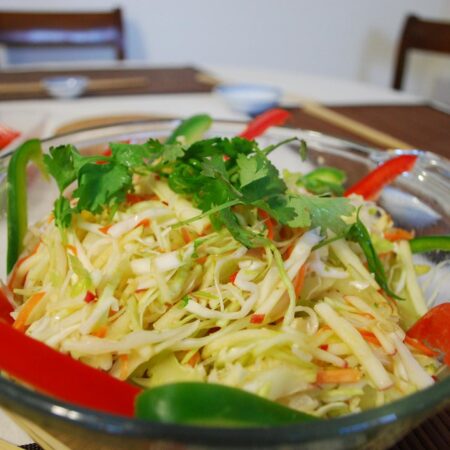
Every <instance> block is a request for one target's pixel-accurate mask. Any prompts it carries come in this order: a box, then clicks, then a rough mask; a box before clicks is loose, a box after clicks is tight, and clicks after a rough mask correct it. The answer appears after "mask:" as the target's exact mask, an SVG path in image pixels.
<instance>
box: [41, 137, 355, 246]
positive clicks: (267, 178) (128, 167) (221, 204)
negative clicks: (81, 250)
mask: <svg viewBox="0 0 450 450" xmlns="http://www.w3.org/2000/svg"><path fill="white" fill-rule="evenodd" d="M294 141H298V142H299V143H300V146H301V149H302V153H303V154H304V152H305V148H304V147H305V144H304V142H303V141H299V140H298V139H297V138H292V139H289V140H287V141H283V142H281V143H278V144H276V145H271V146H268V147H266V148H260V147H259V145H258V144H257V143H256V142H255V141H249V140H246V139H243V138H239V137H235V138H212V139H204V140H200V141H197V142H194V143H193V144H190V145H186V144H184V143H183V142H182V141H181V142H178V141H177V142H172V141H171V142H169V143H162V142H160V141H158V140H155V139H150V140H149V141H147V142H146V143H144V144H127V143H111V144H110V148H111V155H110V156H83V155H81V154H80V153H79V152H78V150H77V149H76V148H75V147H74V146H72V145H65V146H60V147H56V148H52V149H51V150H50V154H49V155H46V156H45V160H44V161H45V164H46V165H47V168H48V171H49V172H50V174H51V175H52V176H53V177H54V178H55V180H56V182H57V184H58V187H59V189H60V193H61V195H60V197H59V199H58V200H57V201H56V203H55V208H54V214H55V219H56V224H57V225H58V226H59V227H61V228H64V227H68V226H69V225H70V223H71V218H72V215H73V214H74V213H78V212H81V211H89V212H91V213H93V214H99V213H101V212H102V211H103V210H104V209H107V208H112V209H113V208H117V207H118V205H120V204H121V203H122V202H123V201H124V200H125V198H126V194H127V193H128V192H132V191H133V182H132V179H133V174H134V173H148V172H154V173H157V174H158V175H160V176H161V177H165V178H166V179H167V181H168V184H169V186H170V188H171V189H172V190H173V191H175V192H177V193H179V194H181V195H183V196H186V197H188V198H189V199H190V200H191V201H192V202H193V204H194V205H195V206H197V207H198V208H199V209H201V210H202V211H203V214H202V216H205V215H208V216H209V217H210V219H211V221H212V223H213V225H214V227H215V228H221V227H226V228H227V229H228V230H229V231H230V233H231V234H232V235H233V237H234V238H235V239H236V240H237V241H239V242H241V243H242V244H243V245H245V246H246V247H259V246H263V245H267V244H268V243H269V241H268V239H266V238H265V237H264V236H263V235H262V234H261V233H257V232H255V231H254V230H252V229H251V228H250V227H248V226H245V225H244V224H242V222H241V221H240V220H239V217H238V215H237V214H236V213H235V211H234V209H233V206H236V205H242V207H244V208H259V209H262V210H264V211H266V212H267V213H268V214H269V215H270V216H272V217H273V218H274V219H275V220H276V221H278V222H279V223H280V224H283V225H288V226H291V227H304V228H308V227H320V228H321V230H322V231H323V232H325V231H326V230H327V229H330V230H331V231H333V232H334V233H336V234H340V233H342V232H343V230H346V229H347V228H348V226H347V225H346V223H345V222H344V221H343V220H342V217H343V216H348V215H350V214H351V213H352V210H353V207H352V206H351V205H350V203H349V201H348V200H347V199H345V198H331V197H329V198H325V197H323V198H321V197H315V196H307V195H298V194H294V193H291V192H288V189H287V186H286V183H285V182H284V180H283V179H282V178H281V177H280V174H279V171H278V169H277V168H276V167H275V166H274V165H273V164H272V162H271V161H270V160H269V158H268V155H269V154H270V153H271V152H272V151H274V150H275V149H276V148H277V147H278V146H279V145H281V144H283V143H286V142H294ZM74 181H76V188H75V190H74V191H73V194H72V195H73V198H74V199H76V201H75V202H73V203H71V202H69V200H68V199H67V198H66V197H65V196H64V192H65V190H66V189H67V187H68V186H69V185H71V184H72V183H73V182H74ZM195 219H197V218H194V219H191V220H190V221H193V220H195Z"/></svg>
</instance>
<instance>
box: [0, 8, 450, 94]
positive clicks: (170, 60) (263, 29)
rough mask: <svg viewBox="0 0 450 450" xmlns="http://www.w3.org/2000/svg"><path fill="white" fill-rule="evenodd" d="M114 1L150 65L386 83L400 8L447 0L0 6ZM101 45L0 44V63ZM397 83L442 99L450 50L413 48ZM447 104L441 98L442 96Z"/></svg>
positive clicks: (134, 51)
mask: <svg viewBox="0 0 450 450" xmlns="http://www.w3.org/2000/svg"><path fill="white" fill-rule="evenodd" d="M116 7H120V8H121V9H122V14H123V20H124V30H125V54H126V58H127V59H130V60H134V61H136V60H139V61H146V62H148V63H151V64H155V65H168V64H170V65H180V64H196V65H201V64H214V65H216V66H230V65H231V66H239V67H250V68H259V67H263V68H271V69H274V70H277V69H279V70H290V71H296V72H302V73H305V74H312V75H318V76H327V77H333V78H344V79H348V80H354V81H362V82H367V83H371V84H375V85H378V86H383V87H388V86H390V85H391V81H392V72H393V66H394V61H395V54H396V48H397V44H398V42H399V39H400V34H401V31H402V26H403V23H404V20H405V18H406V16H407V15H408V14H411V13H414V14H416V15H418V16H420V17H423V18H426V19H429V20H440V21H446V20H447V21H449V20H450V1H449V0H426V1H425V0H395V1H392V0H378V1H373V0H340V1H331V0H315V1H311V0H308V1H307V0H227V1H220V0H189V1H181V0H164V1H162V0H146V1H139V0H127V1H122V2H120V1H119V2H118V1H117V0H116V1H114V0H78V1H77V2H62V1H58V0H0V10H35V11H65V10H69V11H77V10H82V11H90V10H110V9H113V8H116ZM112 57H113V51H112V50H111V49H100V48H99V49H94V50H93V49H80V48H77V49H50V48H48V49H46V48H43V49H40V50H39V52H37V51H33V50H30V49H25V48H13V49H8V50H7V49H5V48H3V49H2V52H1V58H0V61H1V65H2V66H3V67H5V66H7V65H11V64H23V63H36V62H39V63H41V62H42V61H44V60H49V61H51V60H53V61H62V60H65V61H73V60H75V59H77V60H84V61H85V60H91V61H92V60H96V61H97V60H100V59H103V58H106V59H107V58H112ZM407 72H408V73H407V76H406V78H405V83H404V89H405V90H406V91H408V92H411V93H415V94H419V95H421V96H424V97H428V98H438V99H440V100H445V99H446V98H447V97H450V58H448V56H447V55H444V54H435V53H429V52H427V53H424V52H421V51H414V52H413V53H412V54H411V55H410V57H409V59H408V70H407ZM447 101H448V102H450V99H449V100H447Z"/></svg>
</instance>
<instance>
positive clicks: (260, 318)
mask: <svg viewBox="0 0 450 450" xmlns="http://www.w3.org/2000/svg"><path fill="white" fill-rule="evenodd" d="M264 317H265V314H252V316H251V317H250V323H263V322H264Z"/></svg>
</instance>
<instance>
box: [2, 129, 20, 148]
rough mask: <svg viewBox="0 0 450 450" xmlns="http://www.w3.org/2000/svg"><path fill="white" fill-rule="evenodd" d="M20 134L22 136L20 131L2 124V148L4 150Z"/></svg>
mask: <svg viewBox="0 0 450 450" xmlns="http://www.w3.org/2000/svg"><path fill="white" fill-rule="evenodd" d="M18 136H20V131H17V130H13V129H12V128H9V127H7V126H5V125H0V150H3V149H4V148H5V147H6V146H7V145H9V144H10V143H11V142H12V141H13V140H14V139H15V138H16V137H18Z"/></svg>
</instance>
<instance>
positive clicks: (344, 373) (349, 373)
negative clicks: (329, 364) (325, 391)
mask: <svg viewBox="0 0 450 450" xmlns="http://www.w3.org/2000/svg"><path fill="white" fill-rule="evenodd" d="M360 379H361V372H360V371H359V370H358V369H354V368H351V367H349V368H345V369H321V370H319V371H318V372H317V378H316V383H317V384H335V383H356V382H357V381H359V380H360Z"/></svg>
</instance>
